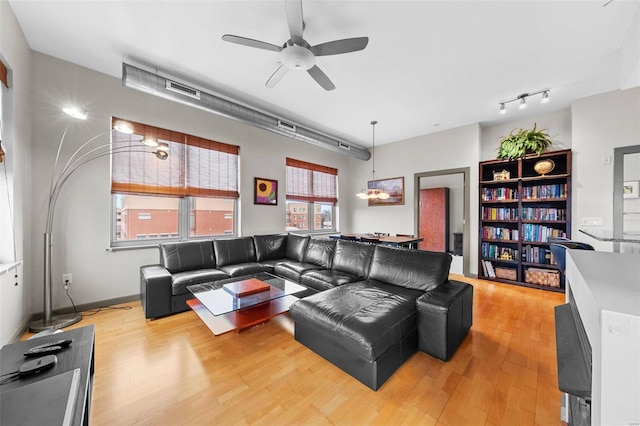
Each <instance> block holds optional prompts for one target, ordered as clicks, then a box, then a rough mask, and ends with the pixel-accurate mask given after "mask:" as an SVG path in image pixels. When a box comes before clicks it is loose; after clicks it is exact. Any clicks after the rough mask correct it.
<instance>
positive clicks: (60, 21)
mask: <svg viewBox="0 0 640 426" xmlns="http://www.w3.org/2000/svg"><path fill="white" fill-rule="evenodd" d="M607 1H608V0H600V1H596V0H593V1H564V2H560V1H516V0H502V1H451V0H450V1H398V0H387V1H337V0H323V1H306V0H304V1H303V11H304V21H305V25H306V27H305V31H304V38H305V39H306V40H307V42H309V44H311V45H316V44H319V43H323V42H327V41H332V40H336V39H341V38H351V37H361V36H368V37H369V45H368V46H367V48H366V49H365V50H363V51H360V52H354V53H349V54H343V55H339V56H325V57H319V58H317V65H318V66H319V67H320V68H321V69H322V70H323V71H324V72H325V73H326V74H327V75H328V76H329V78H330V79H331V80H332V81H333V83H334V84H335V85H336V90H334V91H331V92H326V91H324V90H323V89H322V88H321V87H320V86H318V85H317V84H316V83H315V81H313V80H312V79H311V77H310V76H309V75H307V74H306V73H304V72H301V73H298V72H289V73H288V74H287V75H286V76H285V77H284V79H283V80H282V81H280V83H278V85H277V86H276V87H275V88H273V89H269V88H267V87H265V84H264V83H265V82H266V80H267V78H268V77H269V76H270V75H271V73H272V72H273V71H274V70H275V67H276V62H277V60H278V53H276V52H270V51H265V50H259V49H254V48H249V47H245V46H240V45H236V44H232V43H228V42H224V41H222V40H221V36H222V35H223V34H234V35H240V36H244V37H248V38H253V39H257V40H262V41H266V42H269V43H272V44H276V45H282V44H283V43H284V42H285V41H286V40H288V39H289V34H288V28H287V21H286V15H285V8H284V1H283V0H277V1H275V0H273V1H272V0H263V1H238V0H233V1H178V0H173V1H150V0H148V1H132V0H127V1H115V0H107V1H89V0H85V1H68V0H65V1H56V0H48V1H33V0H9V3H10V5H11V7H12V9H13V11H14V13H15V15H16V16H17V19H18V21H19V23H20V25H21V27H22V29H23V31H24V34H25V37H26V39H27V41H28V43H29V45H30V46H31V48H32V49H33V50H35V51H39V52H43V53H46V54H48V55H51V56H54V57H57V58H61V59H63V60H66V61H69V62H73V63H76V64H79V65H82V66H84V67H87V68H90V69H93V70H96V71H99V72H103V73H106V74H109V75H112V76H114V77H118V78H121V77H122V62H123V61H126V62H129V63H132V64H134V65H138V66H140V65H142V66H143V67H146V68H148V69H150V70H153V71H156V70H157V71H158V72H161V73H165V74H168V75H171V76H174V77H175V78H176V79H178V80H179V81H181V82H184V83H187V84H191V85H194V86H198V87H200V88H203V89H205V90H207V91H209V92H212V93H218V94H220V95H223V96H227V97H231V98H233V99H235V100H237V101H240V102H243V103H247V104H249V105H252V106H254V107H257V108H260V109H263V110H266V111H268V112H271V113H272V114H274V115H278V116H280V117H282V118H285V119H288V120H289V121H294V122H297V123H298V124H301V125H304V126H307V127H310V128H313V129H315V130H318V131H320V132H324V133H327V134H329V135H331V136H334V137H338V138H341V139H345V140H346V141H348V142H350V143H355V144H358V145H360V146H364V147H366V146H370V145H371V126H370V124H369V122H370V121H371V120H377V121H378V123H379V124H378V125H377V126H376V144H381V143H388V142H393V141H396V140H402V139H407V138H411V137H415V136H419V135H423V134H428V133H432V132H435V131H440V130H445V129H449V128H453V127H458V126H461V125H466V124H470V123H478V122H479V123H482V124H491V123H497V122H500V121H506V120H513V119H514V118H524V117H526V116H527V114H528V115H538V114H543V113H546V112H552V111H557V110H559V109H563V108H567V107H568V106H569V105H570V103H571V102H572V101H573V100H575V99H578V98H582V97H585V96H590V95H594V94H598V93H603V92H607V91H611V90H616V89H619V88H621V87H622V86H623V85H625V84H628V80H629V76H628V75H623V74H624V73H623V71H624V69H623V68H624V67H623V66H622V64H623V62H624V61H626V63H628V62H629V58H625V57H623V56H624V55H622V54H621V46H623V42H624V40H625V38H628V37H629V35H630V34H631V31H634V33H637V32H638V29H637V28H636V29H631V28H630V27H631V25H632V23H634V21H633V19H634V16H636V14H638V13H640V12H639V11H640V2H639V1H625V0H615V1H613V2H611V3H609V4H607V5H606V6H603V5H604V4H606V3H607ZM636 19H637V18H636ZM635 22H637V21H635ZM631 60H632V61H634V63H637V61H638V58H637V57H636V58H632V59H631ZM543 88H550V89H551V93H550V95H551V102H550V103H548V104H544V105H540V104H539V100H540V95H538V96H537V97H533V98H531V99H530V102H529V108H527V109H526V110H523V111H519V110H517V105H516V103H512V104H510V105H509V107H510V108H509V112H508V113H507V114H506V115H504V116H501V115H498V114H497V109H498V102H499V101H501V100H504V99H509V98H514V97H516V96H517V95H519V94H521V93H524V92H533V91H536V90H539V89H543Z"/></svg>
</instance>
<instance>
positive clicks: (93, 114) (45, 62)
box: [28, 52, 360, 312]
mask: <svg viewBox="0 0 640 426" xmlns="http://www.w3.org/2000/svg"><path fill="white" fill-rule="evenodd" d="M33 93H34V97H33V110H34V114H33V140H34V155H33V166H32V169H31V171H32V173H33V181H34V192H33V205H34V212H40V213H39V214H35V215H34V217H33V229H34V233H33V237H32V238H31V240H30V247H29V259H30V260H31V262H30V264H29V265H28V266H29V268H30V269H31V274H32V276H33V277H34V281H35V282H36V283H38V284H39V285H36V286H35V288H33V289H32V291H31V293H30V298H29V299H30V302H31V303H30V305H29V309H30V311H31V312H41V311H42V290H41V288H42V287H41V284H40V283H42V279H43V278H42V277H43V272H42V270H43V267H42V264H43V250H42V246H43V241H42V238H43V237H42V234H43V232H44V226H45V214H44V213H42V212H44V211H45V207H46V198H47V195H46V194H47V192H48V188H49V183H50V178H51V168H52V165H53V157H54V155H55V149H56V145H57V142H58V140H59V138H60V135H61V132H62V129H63V128H64V125H65V122H66V118H65V116H64V114H63V113H62V112H61V111H60V108H61V107H62V106H64V105H66V104H75V105H78V106H80V107H83V108H86V109H87V110H89V118H88V119H87V120H86V121H83V122H77V123H73V124H72V127H71V128H70V130H69V132H68V134H67V138H66V139H65V146H66V147H67V150H65V151H64V153H63V154H62V158H67V157H68V156H69V155H70V153H71V152H72V151H73V150H74V149H76V148H77V147H79V146H80V145H81V144H82V143H83V142H85V141H86V140H88V139H89V138H91V137H93V136H95V135H96V134H98V133H100V132H104V131H106V130H108V129H109V127H110V117H111V116H117V117H121V118H125V119H130V120H133V121H137V122H141V123H145V124H150V125H154V126H158V127H163V128H167V129H171V130H176V131H181V132H185V133H189V134H192V135H196V136H201V137H204V138H209V139H214V140H218V141H221V142H226V143H230V144H235V145H239V146H240V193H241V199H240V214H241V218H240V222H241V223H240V226H241V228H240V231H241V234H243V235H253V234H257V233H276V232H284V230H285V193H284V181H285V158H286V157H287V156H289V157H293V158H297V159H300V160H305V161H311V162H314V163H319V164H323V165H327V166H330V167H335V168H337V169H338V170H339V172H338V173H339V183H340V188H343V187H346V185H342V183H343V181H348V180H349V179H350V178H349V175H350V172H349V170H348V168H347V165H348V160H347V157H346V156H345V155H344V154H339V153H334V152H331V151H328V150H325V149H321V148H318V147H315V146H313V145H310V144H305V143H302V142H298V141H295V140H293V139H290V138H286V137H283V136H280V135H276V134H274V133H271V132H267V131H264V130H261V129H257V128H255V127H252V126H248V125H245V124H242V123H239V122H236V121H232V120H229V119H225V118H222V117H219V116H216V115H214V114H211V113H208V112H205V111H201V110H199V109H195V108H192V107H189V106H185V105H181V104H178V103H175V102H171V101H168V100H164V99H161V98H158V97H154V96H151V95H147V94H145V93H142V92H139V91H136V90H133V89H129V88H126V87H123V86H122V83H121V81H120V80H119V79H117V78H113V77H109V76H106V75H104V74H100V73H97V72H94V71H91V70H88V69H86V68H83V67H80V66H77V65H74V64H71V63H68V62H65V61H61V60H59V59H56V58H53V57H50V56H47V55H43V54H40V53H35V52H34V53H33ZM108 142H109V136H108V134H105V135H103V136H102V137H100V138H99V139H98V140H97V141H96V142H95V144H96V145H99V144H101V143H108ZM355 161H360V160H355ZM256 176H257V177H263V178H272V179H277V180H278V181H279V183H280V189H279V192H278V205H277V206H263V205H258V206H256V205H254V204H253V179H254V177H256ZM347 196H348V195H347V194H346V192H344V191H340V193H339V198H341V199H344V198H345V197H347ZM340 211H341V212H343V211H346V209H340ZM339 219H340V218H339ZM109 229H110V169H109V160H108V157H105V158H104V159H101V160H97V161H94V162H92V163H91V165H90V166H87V167H86V168H85V169H82V170H80V171H79V172H78V173H77V174H76V175H74V176H73V178H72V179H71V180H70V181H69V182H68V183H67V185H66V186H65V187H64V190H63V192H62V194H61V196H60V199H59V201H58V206H57V210H56V217H55V223H54V232H53V244H54V247H53V262H52V263H53V307H54V309H56V308H60V307H65V306H70V302H69V301H68V299H67V297H66V294H65V293H64V290H63V288H62V283H61V282H62V274H63V273H66V272H71V273H72V274H73V284H72V287H71V294H72V297H73V299H74V302H75V303H76V304H86V303H91V302H96V301H103V300H109V299H113V298H118V297H126V296H130V295H136V294H138V293H139V268H140V266H141V265H144V264H149V263H157V262H158V249H157V248H151V249H139V250H126V251H118V252H109V251H107V250H106V249H107V248H108V246H109Z"/></svg>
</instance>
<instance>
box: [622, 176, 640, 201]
mask: <svg viewBox="0 0 640 426" xmlns="http://www.w3.org/2000/svg"><path fill="white" fill-rule="evenodd" d="M639 186H640V181H638V180H628V181H626V182H625V183H624V186H623V187H622V196H623V197H624V198H638V197H640V193H639V192H638V189H639Z"/></svg>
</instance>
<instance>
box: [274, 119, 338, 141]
mask: <svg viewBox="0 0 640 426" xmlns="http://www.w3.org/2000/svg"><path fill="white" fill-rule="evenodd" d="M278 127H280V128H281V129H287V130H291V131H292V132H295V131H296V125H295V124H291V123H287V122H286V121H282V120H278ZM338 143H339V142H338Z"/></svg>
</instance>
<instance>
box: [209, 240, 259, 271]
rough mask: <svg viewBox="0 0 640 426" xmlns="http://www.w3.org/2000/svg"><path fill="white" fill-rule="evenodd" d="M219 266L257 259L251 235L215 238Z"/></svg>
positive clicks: (214, 243) (214, 246) (214, 244)
mask: <svg viewBox="0 0 640 426" xmlns="http://www.w3.org/2000/svg"><path fill="white" fill-rule="evenodd" d="M213 249H214V251H215V255H216V262H217V267H218V269H220V267H221V266H226V265H234V264H237V263H247V262H255V261H256V248H255V245H254V244H253V238H251V237H238V238H230V239H219V240H213Z"/></svg>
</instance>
